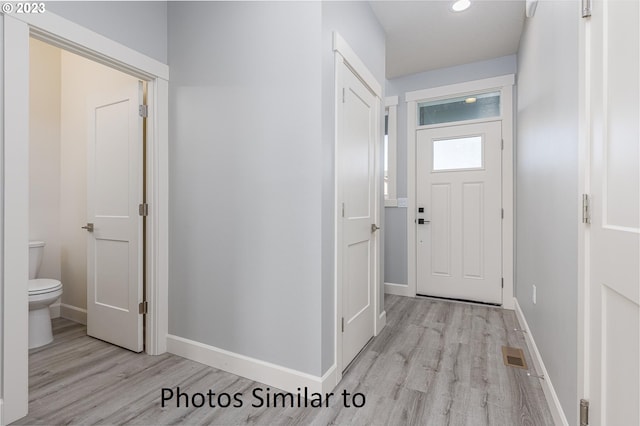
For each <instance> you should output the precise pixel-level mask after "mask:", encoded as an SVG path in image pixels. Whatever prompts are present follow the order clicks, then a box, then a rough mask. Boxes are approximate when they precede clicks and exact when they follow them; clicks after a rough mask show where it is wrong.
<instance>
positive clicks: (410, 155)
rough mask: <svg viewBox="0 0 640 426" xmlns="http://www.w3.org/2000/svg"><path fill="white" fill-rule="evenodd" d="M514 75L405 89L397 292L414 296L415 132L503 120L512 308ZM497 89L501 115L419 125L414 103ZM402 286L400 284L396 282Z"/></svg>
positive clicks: (505, 243)
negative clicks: (402, 262) (402, 232)
mask: <svg viewBox="0 0 640 426" xmlns="http://www.w3.org/2000/svg"><path fill="white" fill-rule="evenodd" d="M514 84H515V75H514V74H507V75H503V76H499V77H492V78H487V79H483V80H475V81H469V82H465V83H459V84H452V85H448V86H440V87H435V88H432V89H425V90H417V91H413V92H407V93H406V94H405V99H406V101H407V258H408V260H407V263H408V283H407V286H406V287H404V288H402V289H399V288H398V289H397V292H398V293H403V294H402V295H404V296H409V297H415V296H416V223H415V220H416V218H417V215H416V210H417V208H416V132H417V131H418V130H421V129H428V128H432V127H442V126H451V125H455V124H463V123H464V124H472V123H479V122H484V121H496V120H501V122H502V139H503V151H502V207H503V208H504V218H503V219H502V277H503V279H504V287H503V289H502V307H503V308H504V309H514V308H515V304H514V299H513V285H514V248H515V247H514V218H515V215H514V213H515V212H514V168H513V166H514V158H515V155H514V154H515V152H514V143H513V140H514V125H513V124H514V121H513V85H514ZM492 90H493V91H500V100H501V115H500V117H492V118H488V119H481V120H469V121H462V122H453V123H444V124H437V125H432V126H419V125H418V122H417V118H418V114H417V112H416V111H417V106H418V103H419V102H424V101H435V100H438V99H447V98H451V97H457V96H465V95H472V94H477V93H482V92H487V91H492ZM395 287H402V286H395Z"/></svg>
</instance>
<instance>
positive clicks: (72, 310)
mask: <svg viewBox="0 0 640 426" xmlns="http://www.w3.org/2000/svg"><path fill="white" fill-rule="evenodd" d="M60 316H61V317H62V318H66V319H69V320H71V321H74V322H77V323H80V324H84V325H87V310H86V309H82V308H78V307H76V306H73V305H67V304H66V303H61V304H60Z"/></svg>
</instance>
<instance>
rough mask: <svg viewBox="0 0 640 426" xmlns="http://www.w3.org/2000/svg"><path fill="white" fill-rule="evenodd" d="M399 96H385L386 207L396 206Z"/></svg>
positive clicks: (384, 153) (384, 163)
mask: <svg viewBox="0 0 640 426" xmlns="http://www.w3.org/2000/svg"><path fill="white" fill-rule="evenodd" d="M397 108H398V97H397V96H391V97H388V98H385V118H384V142H383V143H384V145H383V156H384V159H383V165H384V205H385V207H396V206H397V205H398V201H397V199H396V140H397V137H398V135H397V132H398V124H397V123H398V119H397V115H398V111H397Z"/></svg>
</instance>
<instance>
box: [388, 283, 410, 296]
mask: <svg viewBox="0 0 640 426" xmlns="http://www.w3.org/2000/svg"><path fill="white" fill-rule="evenodd" d="M384 293H385V294H394V295H396V296H404V297H413V296H415V295H414V294H411V291H410V290H409V286H408V285H407V284H395V283H384Z"/></svg>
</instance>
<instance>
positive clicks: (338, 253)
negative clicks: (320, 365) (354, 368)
mask: <svg viewBox="0 0 640 426" xmlns="http://www.w3.org/2000/svg"><path fill="white" fill-rule="evenodd" d="M333 50H334V57H335V70H334V71H335V80H334V82H335V124H334V147H333V148H334V165H335V168H334V226H335V250H334V251H335V258H334V265H335V266H334V282H335V286H334V292H335V294H334V298H335V303H334V307H335V334H334V336H335V339H334V347H335V353H334V357H335V364H334V367H335V368H334V367H332V368H333V373H334V376H335V383H334V382H333V380H330V382H331V383H329V384H328V385H329V387H331V388H333V387H334V386H335V385H337V384H338V383H339V382H340V380H341V379H342V371H343V370H344V368H345V367H346V365H342V328H341V318H342V285H343V283H342V273H341V272H342V247H341V241H342V221H341V219H342V211H341V207H339V205H338V204H339V200H338V194H339V193H340V192H339V187H340V180H339V176H338V168H337V165H338V164H339V158H338V153H339V151H338V145H339V142H340V141H339V140H338V137H339V133H338V124H339V112H340V111H341V110H342V106H341V105H342V91H341V88H342V81H343V80H342V72H343V71H342V70H343V65H346V66H347V67H349V68H350V69H351V71H353V73H354V74H355V75H356V76H357V77H358V78H359V79H360V80H361V81H362V82H363V83H364V85H365V86H366V87H368V88H369V90H371V92H372V93H373V94H374V95H375V96H376V101H375V111H374V114H375V117H377V120H378V121H377V123H376V126H375V128H376V134H375V136H374V137H375V140H376V142H375V143H374V146H375V160H374V173H375V179H374V181H375V188H374V194H375V195H374V196H375V199H374V206H375V211H374V220H375V223H377V224H380V223H381V220H382V217H381V210H382V209H381V206H380V200H382V199H383V198H381V196H380V191H381V190H382V186H381V182H380V181H381V179H382V171H381V165H382V162H381V159H380V156H381V155H382V149H381V143H382V139H381V134H382V129H381V125H382V124H381V117H380V116H381V111H382V102H383V97H382V85H381V84H380V83H379V82H378V81H377V80H376V79H375V77H374V76H373V74H372V73H371V72H370V71H369V69H368V68H367V67H366V65H365V64H364V62H362V60H361V59H360V58H359V57H358V55H357V54H356V53H355V51H354V50H353V49H352V48H351V47H350V46H349V44H348V43H347V42H346V41H345V40H344V39H343V38H342V37H341V36H340V34H338V33H337V32H334V33H333ZM372 235H373V238H374V243H373V247H374V255H373V259H374V262H375V265H374V267H373V271H374V272H373V273H374V276H373V282H374V286H373V287H374V288H373V303H374V309H373V316H374V318H373V324H374V336H377V335H378V334H379V333H380V331H381V330H382V329H383V328H384V326H385V323H386V312H385V311H384V307H383V306H382V304H383V302H382V298H381V285H380V277H381V276H382V269H381V268H382V265H381V261H380V259H381V252H380V250H381V248H380V247H381V243H380V240H381V235H382V234H381V232H375V233H373V234H372ZM332 368H330V369H329V373H331V372H332Z"/></svg>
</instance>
